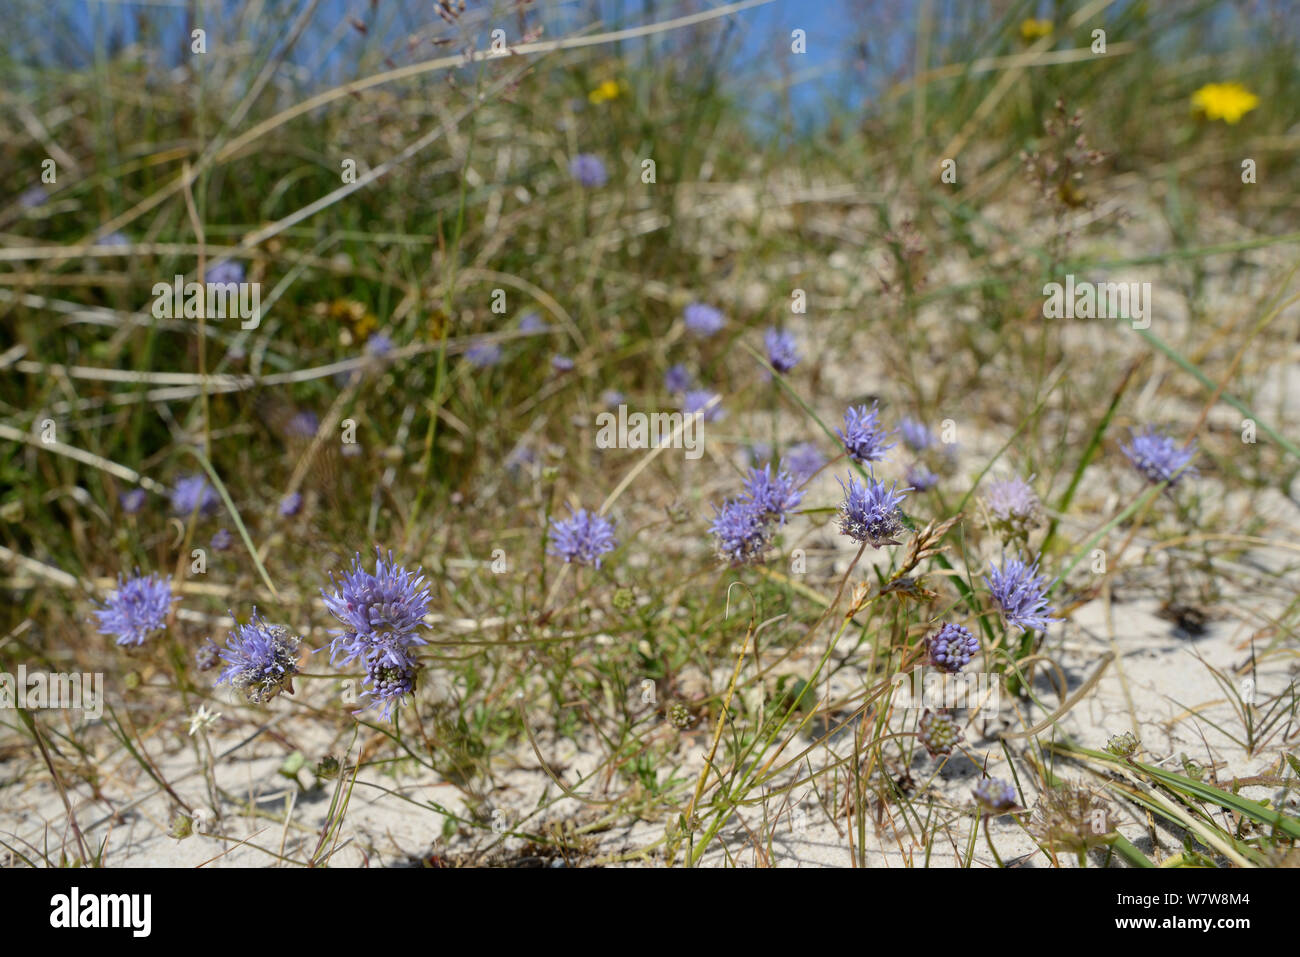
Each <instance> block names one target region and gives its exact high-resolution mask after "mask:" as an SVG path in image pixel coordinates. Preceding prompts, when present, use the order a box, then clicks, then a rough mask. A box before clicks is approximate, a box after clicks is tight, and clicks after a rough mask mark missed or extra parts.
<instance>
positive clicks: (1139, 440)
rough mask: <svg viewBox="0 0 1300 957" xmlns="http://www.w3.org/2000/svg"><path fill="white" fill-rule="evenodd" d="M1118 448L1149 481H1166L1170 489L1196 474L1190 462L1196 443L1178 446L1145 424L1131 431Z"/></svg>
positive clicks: (1194, 453) (1193, 455) (1194, 454)
mask: <svg viewBox="0 0 1300 957" xmlns="http://www.w3.org/2000/svg"><path fill="white" fill-rule="evenodd" d="M1121 451H1123V453H1124V454H1125V455H1126V456H1128V460H1129V461H1130V462H1132V463H1133V467H1134V468H1135V469H1137V470H1138V471H1139V472H1141V473H1142V474H1143V476H1145V477H1146V480H1147V481H1148V482H1152V483H1160V482H1168V483H1169V486H1170V488H1172V487H1173V486H1175V485H1177V484H1178V483H1179V482H1180V481H1182V479H1183V478H1194V477H1195V476H1196V475H1197V474H1199V473H1198V472H1197V471H1196V467H1195V466H1194V465H1191V464H1190V463H1191V461H1192V459H1193V458H1195V456H1196V443H1195V442H1191V443H1189V444H1187V445H1185V446H1179V445H1178V444H1176V443H1175V442H1174V440H1173V439H1171V438H1170V437H1169V436H1167V435H1164V434H1162V433H1161V432H1160V431H1158V430H1157V429H1156V428H1154V427H1153V426H1147V427H1146V428H1145V429H1144V430H1143V431H1141V432H1131V433H1130V434H1129V442H1128V444H1127V445H1125V446H1123V447H1122V449H1121Z"/></svg>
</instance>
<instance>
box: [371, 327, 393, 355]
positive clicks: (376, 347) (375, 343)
mask: <svg viewBox="0 0 1300 957" xmlns="http://www.w3.org/2000/svg"><path fill="white" fill-rule="evenodd" d="M393 345H394V343H393V340H392V338H391V337H389V336H387V335H385V334H384V333H382V332H376V333H375V334H374V335H373V336H371V337H370V338H369V339H367V340H366V355H368V356H376V357H383V356H386V355H388V354H389V353H390V352H392V351H393Z"/></svg>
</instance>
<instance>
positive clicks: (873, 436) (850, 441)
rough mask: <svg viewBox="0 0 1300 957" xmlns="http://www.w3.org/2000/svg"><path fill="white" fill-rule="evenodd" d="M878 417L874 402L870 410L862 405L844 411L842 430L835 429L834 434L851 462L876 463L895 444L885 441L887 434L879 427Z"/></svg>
mask: <svg viewBox="0 0 1300 957" xmlns="http://www.w3.org/2000/svg"><path fill="white" fill-rule="evenodd" d="M878 417H879V410H878V409H877V408H876V403H874V402H873V403H872V404H871V408H870V409H868V408H867V407H866V406H865V405H862V406H857V407H854V406H849V407H848V409H847V410H845V412H844V428H843V429H842V430H841V429H837V430H836V431H835V434H836V435H838V436H839V437H840V441H841V442H843V443H844V449H845V451H847V452H848V453H849V458H851V459H853V461H855V462H859V463H863V464H865V463H867V462H875V461H878V460H879V459H882V458H884V455H885V453H886V452H888V451H889V450H890V449H892V448H893V447H894V445H895V444H896V443H894V442H886V441H885V439H886V438H888V437H889V433H888V432H886V431H885V430H884V429H882V428H881V427H880V423H879V418H878Z"/></svg>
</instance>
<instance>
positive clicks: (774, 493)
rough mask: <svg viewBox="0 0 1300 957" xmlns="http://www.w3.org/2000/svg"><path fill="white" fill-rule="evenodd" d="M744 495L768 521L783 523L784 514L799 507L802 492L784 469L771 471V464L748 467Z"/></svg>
mask: <svg viewBox="0 0 1300 957" xmlns="http://www.w3.org/2000/svg"><path fill="white" fill-rule="evenodd" d="M745 496H746V497H747V498H748V499H749V501H751V502H752V503H753V504H754V506H755V508H757V509H758V511H759V514H760V515H762V516H764V517H765V518H766V519H767V520H768V521H770V522H775V523H776V524H778V525H784V524H785V520H786V514H787V513H788V512H791V511H793V510H794V509H796V508H798V507H799V503H800V502H802V501H803V492H801V491H800V490H799V488H798V483H797V482H795V480H794V477H793V476H791V475H790V473H789V472H787V471H785V470H784V469H779V470H778V471H777V472H776V474H773V473H772V467H771V465H764V466H763V468H762V469H750V470H749V478H748V479H746V480H745Z"/></svg>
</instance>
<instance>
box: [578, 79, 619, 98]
mask: <svg viewBox="0 0 1300 957" xmlns="http://www.w3.org/2000/svg"><path fill="white" fill-rule="evenodd" d="M626 91H627V84H626V83H624V82H623V81H622V80H606V81H605V82H604V83H602V84H601V85H600V86H598V87H596V88H595V89H594V90H592V91H591V92H590V93H588V94H587V99H588V100H590V101H591V102H592V103H604V102H606V101H607V100H617V99H618V98H619V97H620V96H622V95H623V93H625V92H626Z"/></svg>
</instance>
